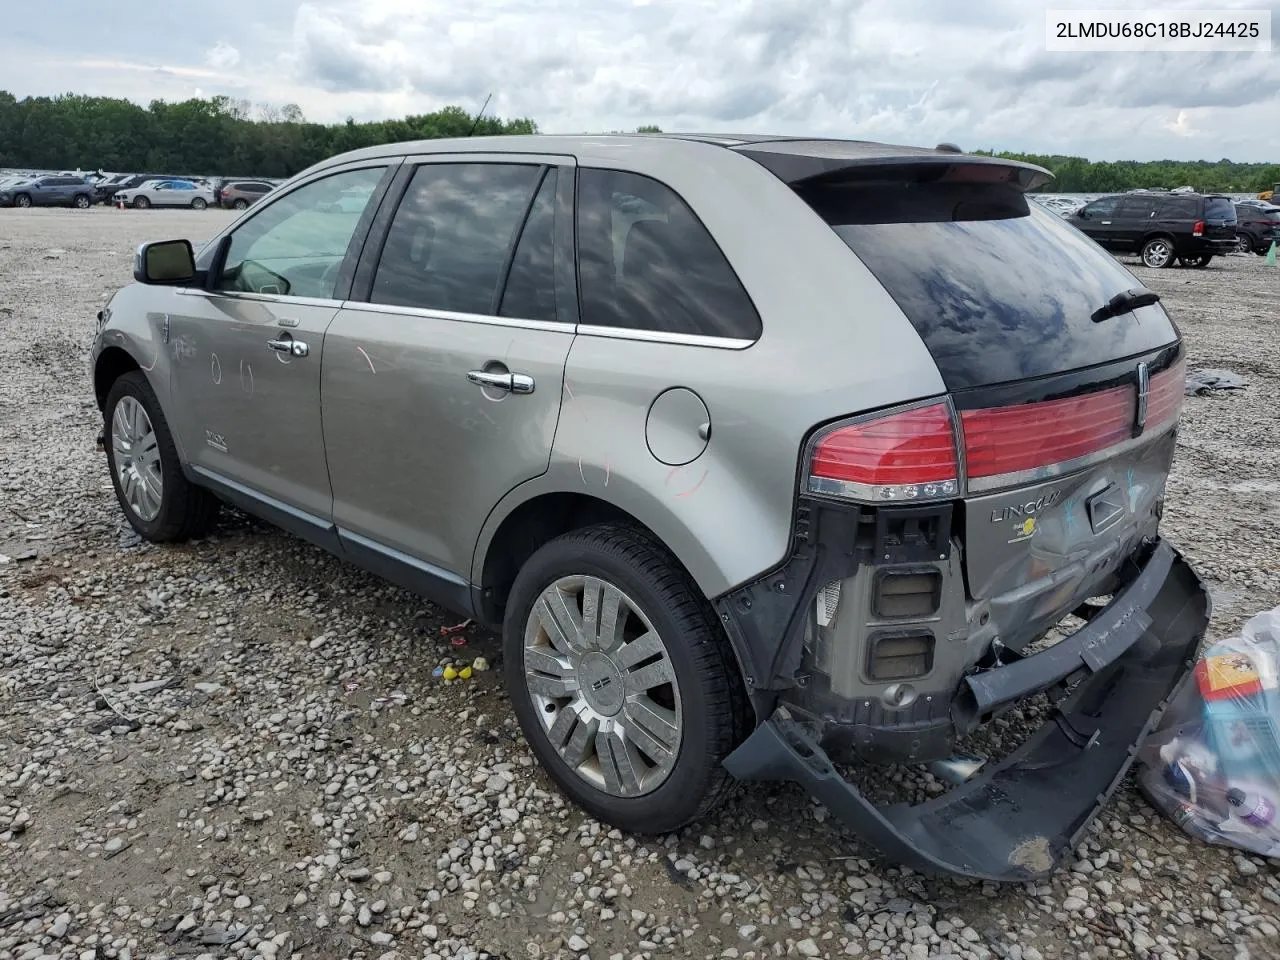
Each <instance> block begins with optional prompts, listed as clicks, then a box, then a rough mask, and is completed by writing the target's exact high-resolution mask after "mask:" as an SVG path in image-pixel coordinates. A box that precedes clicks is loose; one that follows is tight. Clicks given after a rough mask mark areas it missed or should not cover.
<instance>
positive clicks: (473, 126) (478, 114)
mask: <svg viewBox="0 0 1280 960" xmlns="http://www.w3.org/2000/svg"><path fill="white" fill-rule="evenodd" d="M492 99H493V94H492V93H490V94H489V96H487V97H485V98H484V103H482V104H481V105H480V112H479V113H477V114H476V122H475V123H473V124H471V132H470V133H468V134H467V136H468V137H472V136H475V132H476V127H478V126H480V118H481V117H483V116H484V110H485V107H487V106H489V101H490V100H492Z"/></svg>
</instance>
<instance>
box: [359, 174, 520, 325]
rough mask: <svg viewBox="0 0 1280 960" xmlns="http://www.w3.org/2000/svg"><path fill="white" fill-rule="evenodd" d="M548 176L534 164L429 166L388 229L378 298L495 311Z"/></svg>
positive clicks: (402, 303)
mask: <svg viewBox="0 0 1280 960" xmlns="http://www.w3.org/2000/svg"><path fill="white" fill-rule="evenodd" d="M541 173H542V171H541V168H540V167H538V166H536V165H534V164H514V163H424V164H422V165H421V166H420V167H418V169H417V170H416V171H415V172H414V174H413V179H412V180H411V181H410V183H409V187H408V189H407V190H406V191H405V195H404V199H403V200H402V201H401V203H400V206H399V208H398V209H397V210H396V214H395V217H394V218H393V219H392V221H391V229H390V230H388V231H387V242H386V244H385V245H384V246H383V248H382V256H381V258H380V259H379V261H378V269H377V272H376V273H375V274H374V278H373V289H372V291H371V293H370V296H369V299H370V301H372V302H373V303H385V304H394V305H396V306H401V307H421V308H424V309H428V310H449V311H454V312H457V313H477V314H489V315H491V314H492V313H493V311H494V304H495V301H496V300H497V295H498V285H499V284H500V283H501V282H502V272H503V269H504V268H505V267H506V265H507V257H508V254H509V253H510V251H511V247H512V244H513V243H515V238H516V234H517V232H518V231H519V229H520V223H521V220H522V219H523V217H524V214H525V210H526V209H527V208H528V205H529V198H530V197H531V196H532V195H533V191H534V188H535V187H536V186H537V183H538V178H539V177H540V176H541Z"/></svg>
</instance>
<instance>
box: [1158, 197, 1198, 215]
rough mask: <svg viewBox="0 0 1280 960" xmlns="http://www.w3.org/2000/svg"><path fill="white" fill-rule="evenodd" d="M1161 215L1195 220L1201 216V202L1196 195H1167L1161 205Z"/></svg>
mask: <svg viewBox="0 0 1280 960" xmlns="http://www.w3.org/2000/svg"><path fill="white" fill-rule="evenodd" d="M1160 216H1162V217H1163V218H1164V219H1166V220H1195V219H1197V218H1198V217H1199V216H1200V202H1199V201H1198V200H1196V198H1195V197H1166V198H1165V199H1164V200H1163V201H1162V202H1161V205H1160Z"/></svg>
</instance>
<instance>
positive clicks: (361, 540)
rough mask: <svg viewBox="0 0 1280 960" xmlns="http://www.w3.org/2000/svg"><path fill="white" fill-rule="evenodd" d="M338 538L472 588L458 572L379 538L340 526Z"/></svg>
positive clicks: (442, 578) (449, 581) (460, 585)
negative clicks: (378, 539)
mask: <svg viewBox="0 0 1280 960" xmlns="http://www.w3.org/2000/svg"><path fill="white" fill-rule="evenodd" d="M338 539H339V540H349V541H350V542H351V543H354V544H356V545H357V546H360V547H364V548H365V549H366V550H371V551H373V552H374V553H380V554H382V555H383V556H384V557H388V558H389V559H391V560H395V561H396V562H397V563H402V564H404V565H405V566H406V567H412V568H413V569H414V570H417V571H419V572H420V573H425V574H428V575H429V576H432V577H435V578H436V579H438V580H444V581H446V582H447V583H452V584H454V585H455V586H458V587H464V588H466V589H468V590H469V589H470V588H471V584H470V583H468V582H467V581H466V580H465V579H464V578H462V577H460V576H458V575H457V574H456V573H450V572H449V571H448V570H446V569H444V568H443V567H437V566H436V565H435V564H432V563H427V562H426V561H425V560H419V559H418V558H417V557H412V556H410V555H409V554H407V553H401V552H400V551H399V550H394V549H392V548H391V547H388V546H386V545H385V544H381V543H379V542H378V541H377V540H370V539H369V538H368V537H362V536H360V534H358V533H352V532H351V531H350V530H345V529H343V528H342V527H338Z"/></svg>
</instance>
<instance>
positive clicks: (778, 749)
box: [725, 541, 1210, 882]
mask: <svg viewBox="0 0 1280 960" xmlns="http://www.w3.org/2000/svg"><path fill="white" fill-rule="evenodd" d="M1209 614H1210V602H1209V596H1208V592H1207V591H1206V589H1205V587H1204V585H1203V584H1202V583H1201V581H1200V579H1199V577H1198V576H1197V575H1196V573H1195V571H1194V570H1192V568H1191V567H1190V565H1189V564H1187V562H1186V561H1185V560H1184V559H1183V558H1182V557H1181V556H1180V555H1179V554H1178V553H1177V551H1175V550H1174V549H1173V547H1171V546H1170V545H1169V544H1168V543H1165V542H1163V541H1160V542H1158V543H1157V544H1156V545H1155V547H1154V548H1153V549H1152V551H1151V553H1150V554H1149V556H1148V557H1147V560H1146V563H1145V564H1144V565H1143V569H1142V571H1141V572H1140V573H1139V574H1138V575H1137V576H1136V577H1135V578H1134V579H1133V580H1131V581H1130V582H1129V584H1128V585H1127V586H1126V587H1125V589H1124V590H1123V591H1121V592H1120V593H1118V594H1117V595H1116V597H1115V599H1114V600H1113V601H1112V603H1111V604H1109V605H1108V606H1107V607H1106V608H1105V609H1104V610H1103V611H1102V612H1100V613H1099V614H1098V615H1097V616H1096V617H1094V618H1093V619H1092V620H1090V622H1089V623H1087V624H1086V625H1085V626H1084V627H1082V628H1081V629H1080V630H1078V631H1077V632H1076V633H1074V634H1073V635H1072V636H1070V637H1068V638H1066V639H1065V640H1062V641H1061V642H1059V643H1058V644H1056V645H1055V646H1053V647H1051V648H1049V649H1048V650H1046V651H1044V652H1042V653H1039V654H1036V655H1034V656H1029V657H1026V658H1024V659H1021V660H1018V661H1015V662H1014V663H1012V664H1008V665H1006V666H1002V667H997V668H995V669H992V670H988V671H985V672H983V673H979V674H976V675H974V676H971V677H969V678H968V679H967V680H966V681H965V683H964V684H963V686H962V689H961V691H960V695H959V697H958V698H957V700H956V703H955V708H954V712H955V720H956V723H957V726H959V727H962V728H963V727H968V726H971V725H972V724H973V722H975V721H977V722H981V721H982V720H983V719H985V718H986V717H987V716H989V715H990V713H991V712H993V711H998V710H999V709H1000V708H1001V707H1002V706H1005V705H1008V704H1010V703H1012V702H1014V701H1016V700H1018V699H1021V698H1023V697H1026V696H1030V695H1032V694H1035V693H1038V692H1040V691H1042V690H1051V689H1056V690H1062V689H1063V686H1064V685H1069V684H1073V683H1074V686H1072V687H1071V690H1070V693H1069V694H1067V695H1066V696H1065V697H1064V698H1062V699H1060V700H1059V701H1058V702H1057V703H1056V705H1054V706H1053V707H1051V708H1050V709H1051V711H1052V713H1051V716H1050V718H1049V719H1048V720H1047V721H1046V722H1045V723H1044V724H1043V726H1041V728H1040V729H1039V730H1037V731H1036V732H1035V733H1034V734H1033V735H1032V736H1031V738H1030V739H1029V740H1027V742H1025V743H1024V744H1023V745H1022V746H1021V747H1020V748H1019V749H1018V750H1017V751H1015V752H1014V753H1012V754H1011V755H1010V756H1008V757H1006V758H1005V759H1004V760H1003V761H1001V762H999V763H998V764H994V765H992V766H991V767H990V768H988V769H987V770H985V771H984V772H983V773H982V774H981V775H980V776H978V777H975V778H974V779H971V780H969V781H967V782H965V783H964V784H962V785H961V786H958V787H956V788H954V789H953V790H951V791H950V792H949V793H947V794H945V795H944V796H941V797H939V798H937V799H934V800H930V801H927V802H925V803H922V804H916V805H910V804H894V805H891V806H886V807H882V808H881V807H877V806H875V805H874V804H872V803H871V802H870V801H869V800H867V798H866V797H864V796H863V795H862V794H861V793H860V792H859V791H858V790H857V789H856V788H855V787H854V786H852V785H851V784H849V783H848V782H847V781H845V780H844V779H843V778H842V777H841V776H840V775H839V773H837V771H836V769H835V767H834V766H833V765H832V763H831V761H830V759H829V758H828V756H827V754H826V753H825V751H824V750H823V749H822V747H821V746H820V745H819V741H818V738H817V737H815V736H814V733H813V731H812V730H811V729H810V728H809V727H808V726H807V725H805V724H802V723H801V722H799V721H797V720H796V719H794V718H793V717H792V715H791V713H790V712H789V711H788V710H787V708H786V707H779V708H778V709H777V710H776V711H775V712H774V713H773V715H772V716H771V717H770V718H769V719H768V720H767V721H765V722H764V723H763V724H761V725H760V726H759V727H757V728H756V730H755V732H754V733H752V734H751V736H750V737H748V738H747V740H746V741H745V742H744V743H743V744H742V745H741V746H740V747H739V748H738V749H737V750H735V751H734V752H733V753H732V754H731V755H730V756H729V757H728V758H727V759H726V760H725V766H726V767H727V768H728V769H729V771H730V773H732V774H733V775H734V776H735V777H738V778H739V779H742V780H790V781H794V782H795V783H798V784H800V785H801V786H803V787H804V788H806V789H807V790H808V791H809V792H810V793H811V794H812V795H813V796H814V797H815V798H816V799H818V800H819V801H821V802H822V803H823V804H824V805H825V806H826V807H827V809H828V810H830V811H831V813H832V814H833V815H834V816H835V817H836V818H838V819H839V820H840V821H841V822H843V823H844V824H845V825H846V826H847V827H848V828H849V829H850V830H852V831H853V833H855V834H856V835H857V836H858V837H859V838H860V839H861V840H863V841H865V842H867V843H868V844H870V845H871V846H873V847H875V848H876V849H878V850H879V851H880V852H881V853H882V854H884V855H885V856H886V857H888V858H889V859H892V860H894V861H896V862H898V863H901V864H904V865H906V866H909V867H912V868H914V869H917V870H921V871H923V872H930V873H947V874H953V875H957V876H963V877H971V878H975V879H982V880H994V881H1005V882H1017V881H1026V880H1035V879H1037V878H1040V877H1044V876H1046V875H1048V874H1050V873H1052V872H1053V871H1054V870H1055V869H1056V867H1057V866H1058V865H1059V864H1060V863H1061V861H1062V860H1063V859H1064V858H1065V857H1067V856H1068V855H1069V854H1070V853H1071V851H1072V850H1073V849H1074V848H1075V846H1076V845H1077V843H1078V842H1079V840H1080V839H1081V836H1082V834H1083V833H1084V831H1085V829H1086V828H1087V827H1088V825H1089V823H1090V821H1091V820H1093V818H1094V817H1095V816H1096V815H1097V814H1098V813H1099V811H1101V810H1102V808H1103V807H1104V806H1105V805H1106V803H1107V801H1108V800H1109V799H1110V797H1111V794H1112V793H1113V792H1114V791H1115V790H1116V788H1117V787H1118V786H1119V784H1120V782H1121V781H1122V779H1123V778H1124V775H1125V773H1126V772H1127V771H1128V769H1129V766H1130V765H1131V764H1132V762H1133V760H1134V757H1135V756H1136V754H1137V751H1138V748H1139V747H1140V745H1141V744H1142V741H1143V739H1144V738H1145V737H1146V735H1147V734H1148V732H1149V731H1150V730H1151V729H1152V727H1153V726H1154V725H1155V723H1156V722H1157V721H1158V720H1159V718H1160V716H1161V714H1163V712H1164V710H1165V708H1166V707H1167V705H1168V703H1169V702H1170V700H1171V699H1172V698H1173V696H1174V695H1175V694H1176V693H1177V691H1178V689H1179V687H1180V686H1181V685H1182V683H1184V682H1185V681H1186V679H1187V677H1189V676H1190V670H1191V667H1192V665H1193V663H1194V660H1195V657H1196V654H1197V652H1198V649H1199V645H1200V640H1201V638H1202V637H1203V636H1204V632H1205V629H1206V627H1207V626H1208V620H1209Z"/></svg>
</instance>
